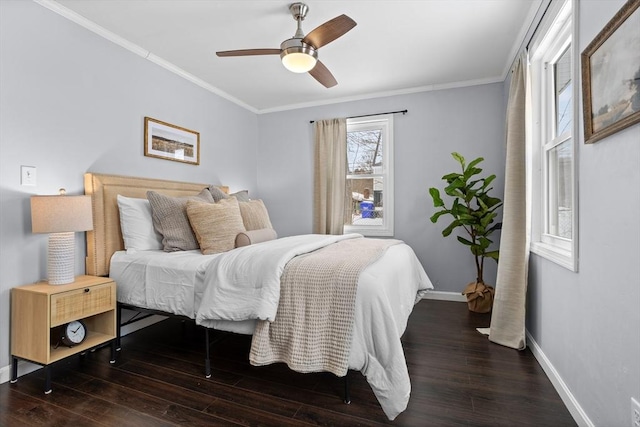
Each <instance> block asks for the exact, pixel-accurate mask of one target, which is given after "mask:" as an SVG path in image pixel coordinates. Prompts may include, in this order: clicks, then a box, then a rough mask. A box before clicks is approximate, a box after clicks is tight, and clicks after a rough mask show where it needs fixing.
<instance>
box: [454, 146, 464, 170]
mask: <svg viewBox="0 0 640 427" xmlns="http://www.w3.org/2000/svg"><path fill="white" fill-rule="evenodd" d="M451 156H453V158H454V159H456V160H457V161H458V163H460V166H462V170H465V169H466V168H465V164H464V157H462V155H460V153H456V152H455V151H454V152H453V153H451Z"/></svg>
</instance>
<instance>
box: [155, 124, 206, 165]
mask: <svg viewBox="0 0 640 427" xmlns="http://www.w3.org/2000/svg"><path fill="white" fill-rule="evenodd" d="M144 155H145V156H148V157H156V158H159V159H166V160H173V161H175V162H183V163H189V164H192V165H199V164H200V133H199V132H196V131H193V130H189V129H185V128H183V127H180V126H176V125H172V124H170V123H166V122H162V121H160V120H156V119H152V118H151V117H145V118H144Z"/></svg>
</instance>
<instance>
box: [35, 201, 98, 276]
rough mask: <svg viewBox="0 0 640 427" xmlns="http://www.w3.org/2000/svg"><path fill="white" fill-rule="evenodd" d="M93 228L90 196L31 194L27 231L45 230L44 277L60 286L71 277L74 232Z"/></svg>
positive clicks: (72, 273) (41, 231)
mask: <svg viewBox="0 0 640 427" xmlns="http://www.w3.org/2000/svg"><path fill="white" fill-rule="evenodd" d="M92 229H93V216H92V212H91V196H66V195H65V190H64V188H61V189H60V195H59V196H32V197H31V231H32V232H33V233H49V250H48V256H47V280H48V282H49V284H50V285H63V284H66V283H72V282H73V281H74V280H75V274H74V272H75V268H74V261H75V235H74V233H75V232H77V231H87V230H92Z"/></svg>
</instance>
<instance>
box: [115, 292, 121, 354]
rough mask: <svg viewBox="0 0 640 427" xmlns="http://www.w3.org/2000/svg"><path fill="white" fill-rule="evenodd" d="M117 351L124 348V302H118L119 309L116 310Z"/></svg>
mask: <svg viewBox="0 0 640 427" xmlns="http://www.w3.org/2000/svg"><path fill="white" fill-rule="evenodd" d="M116 323H117V324H116V346H115V349H116V351H120V350H121V349H122V345H121V343H120V338H121V336H122V335H121V333H120V329H122V304H120V303H118V309H117V310H116Z"/></svg>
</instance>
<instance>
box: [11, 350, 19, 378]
mask: <svg viewBox="0 0 640 427" xmlns="http://www.w3.org/2000/svg"><path fill="white" fill-rule="evenodd" d="M17 382H18V358H17V357H15V356H11V384H15V383H17Z"/></svg>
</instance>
